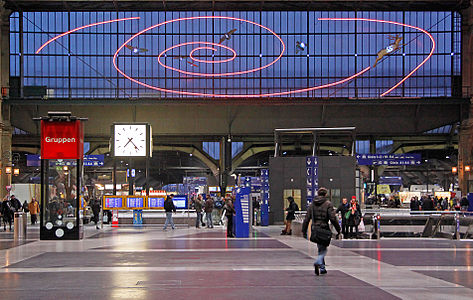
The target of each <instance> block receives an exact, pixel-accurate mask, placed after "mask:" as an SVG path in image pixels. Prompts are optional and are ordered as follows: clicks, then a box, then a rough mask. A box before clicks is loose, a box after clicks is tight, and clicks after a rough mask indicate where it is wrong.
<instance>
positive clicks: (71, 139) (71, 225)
mask: <svg viewBox="0 0 473 300" xmlns="http://www.w3.org/2000/svg"><path fill="white" fill-rule="evenodd" d="M83 150H84V130H83V124H82V121H81V120H80V119H78V118H77V117H73V116H71V115H70V113H49V114H48V116H47V117H42V118H41V203H40V209H41V214H40V239H41V240H55V239H71V240H75V239H81V238H82V237H83V227H82V218H81V216H80V193H81V190H82V189H81V176H82V159H83Z"/></svg>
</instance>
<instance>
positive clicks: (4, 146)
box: [0, 1, 12, 198]
mask: <svg viewBox="0 0 473 300" xmlns="http://www.w3.org/2000/svg"><path fill="white" fill-rule="evenodd" d="M4 5H5V3H4V1H1V2H0V87H1V88H2V95H1V100H0V112H1V113H0V154H1V160H0V170H1V172H2V173H1V175H0V197H1V198H3V197H4V196H5V194H6V189H5V187H6V186H7V185H9V184H10V182H11V181H10V180H11V175H6V174H5V166H11V158H12V155H11V140H12V129H11V125H10V109H9V107H7V106H6V105H5V104H3V99H4V98H5V97H7V96H8V95H3V93H4V91H6V92H7V93H8V90H9V86H10V83H9V82H10V13H11V11H9V10H6V9H5V8H4Z"/></svg>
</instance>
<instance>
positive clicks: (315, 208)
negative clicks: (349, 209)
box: [302, 188, 341, 276]
mask: <svg viewBox="0 0 473 300" xmlns="http://www.w3.org/2000/svg"><path fill="white" fill-rule="evenodd" d="M317 195H318V196H317V197H316V198H315V199H314V200H313V201H312V203H311V204H310V205H309V207H308V208H307V214H306V216H305V219H304V222H303V223H302V234H303V236H304V238H307V228H308V227H309V221H310V220H312V226H311V237H310V240H311V241H312V242H314V243H317V248H318V256H317V259H316V260H315V262H314V273H315V275H317V276H319V274H327V269H326V268H325V255H327V251H328V250H327V248H328V246H329V245H330V240H331V238H332V231H331V230H330V226H329V221H330V223H332V225H333V227H335V229H336V230H337V233H338V234H337V237H338V236H339V235H340V231H341V228H340V224H338V219H337V215H336V214H335V209H334V208H333V205H332V203H331V202H330V200H329V199H327V197H326V196H327V189H325V188H320V189H319V190H318V191H317Z"/></svg>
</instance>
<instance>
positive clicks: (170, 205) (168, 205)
mask: <svg viewBox="0 0 473 300" xmlns="http://www.w3.org/2000/svg"><path fill="white" fill-rule="evenodd" d="M164 210H165V211H166V212H176V207H175V206H174V202H172V199H171V197H168V198H167V199H166V200H165V201H164Z"/></svg>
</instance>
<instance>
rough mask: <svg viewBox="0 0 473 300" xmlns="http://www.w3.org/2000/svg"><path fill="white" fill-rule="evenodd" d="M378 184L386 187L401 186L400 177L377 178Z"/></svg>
mask: <svg viewBox="0 0 473 300" xmlns="http://www.w3.org/2000/svg"><path fill="white" fill-rule="evenodd" d="M378 183H379V184H387V185H402V178H401V176H381V177H379V181H378Z"/></svg>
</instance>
